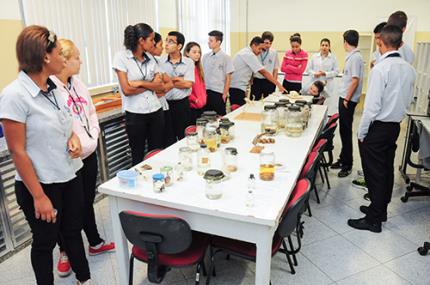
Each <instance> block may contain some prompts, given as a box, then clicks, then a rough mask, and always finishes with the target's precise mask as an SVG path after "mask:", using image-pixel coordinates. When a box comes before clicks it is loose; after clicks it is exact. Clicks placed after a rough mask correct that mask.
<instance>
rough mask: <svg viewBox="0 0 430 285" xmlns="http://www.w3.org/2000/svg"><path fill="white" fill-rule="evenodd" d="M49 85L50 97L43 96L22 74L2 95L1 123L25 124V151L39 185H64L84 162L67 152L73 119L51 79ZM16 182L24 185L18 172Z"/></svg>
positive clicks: (20, 73) (22, 73) (27, 77)
mask: <svg viewBox="0 0 430 285" xmlns="http://www.w3.org/2000/svg"><path fill="white" fill-rule="evenodd" d="M48 85H49V88H48V90H49V93H48V94H46V93H45V94H42V91H41V90H40V88H39V87H38V86H37V85H36V84H35V83H34V81H33V80H31V78H30V77H29V76H28V75H27V74H26V73H25V72H23V71H21V72H19V74H18V78H17V79H16V80H14V81H13V82H12V83H11V84H9V85H8V86H6V88H5V89H4V90H3V91H2V94H1V96H0V119H8V120H12V121H16V122H19V123H23V124H25V142H26V143H25V150H26V152H27V154H28V156H29V157H30V160H31V163H32V165H33V168H34V170H35V171H36V175H37V177H38V179H39V181H40V182H41V183H44V184H51V183H64V182H67V181H70V180H72V179H73V178H75V177H76V175H75V172H76V171H77V170H78V169H79V168H81V167H82V161H81V159H72V158H70V154H69V152H68V147H67V142H68V140H69V138H70V136H71V135H72V125H73V119H72V115H71V113H70V110H69V108H68V107H67V104H66V101H65V100H64V98H63V96H61V94H60V93H59V91H58V90H57V89H56V88H55V84H54V83H53V82H52V80H50V79H48ZM45 96H46V97H45ZM48 98H49V99H48ZM55 102H56V103H55ZM57 106H58V108H59V109H58V108H57ZM15 179H16V180H18V181H22V179H21V177H20V175H19V173H18V172H16V176H15Z"/></svg>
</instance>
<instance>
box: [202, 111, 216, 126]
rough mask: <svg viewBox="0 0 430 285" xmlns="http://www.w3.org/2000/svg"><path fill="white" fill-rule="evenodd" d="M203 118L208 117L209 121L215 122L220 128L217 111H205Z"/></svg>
mask: <svg viewBox="0 0 430 285" xmlns="http://www.w3.org/2000/svg"><path fill="white" fill-rule="evenodd" d="M202 118H204V119H206V120H207V121H208V123H213V124H214V125H215V126H216V127H217V128H218V115H217V113H216V112H215V111H205V112H203V114H202Z"/></svg>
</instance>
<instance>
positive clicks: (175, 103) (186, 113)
mask: <svg viewBox="0 0 430 285" xmlns="http://www.w3.org/2000/svg"><path fill="white" fill-rule="evenodd" d="M168 102H169V109H170V110H169V112H170V116H171V118H172V129H173V137H174V138H175V141H176V140H181V139H183V138H184V137H185V129H186V128H187V127H188V126H189V125H190V121H191V108H190V101H189V100H188V97H185V98H184V99H181V100H169V101H168Z"/></svg>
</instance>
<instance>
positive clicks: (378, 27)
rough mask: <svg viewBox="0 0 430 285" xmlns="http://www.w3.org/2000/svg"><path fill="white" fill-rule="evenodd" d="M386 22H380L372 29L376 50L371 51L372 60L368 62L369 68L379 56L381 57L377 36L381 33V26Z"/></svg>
mask: <svg viewBox="0 0 430 285" xmlns="http://www.w3.org/2000/svg"><path fill="white" fill-rule="evenodd" d="M386 24H387V22H382V23H379V24H378V25H376V27H375V28H374V29H373V35H374V39H375V45H376V50H375V51H374V52H373V53H372V60H371V62H370V68H373V67H374V66H375V64H376V63H377V62H378V60H379V58H380V57H381V54H380V52H379V49H378V46H379V40H380V39H379V38H380V35H381V31H382V28H383V27H384V26H385V25H386Z"/></svg>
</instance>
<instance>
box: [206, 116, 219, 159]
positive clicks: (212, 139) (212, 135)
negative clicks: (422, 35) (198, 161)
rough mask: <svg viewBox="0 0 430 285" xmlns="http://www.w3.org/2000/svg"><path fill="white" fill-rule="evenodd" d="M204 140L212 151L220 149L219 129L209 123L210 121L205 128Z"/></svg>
mask: <svg viewBox="0 0 430 285" xmlns="http://www.w3.org/2000/svg"><path fill="white" fill-rule="evenodd" d="M203 140H204V142H205V144H206V145H207V147H208V149H209V151H210V152H216V151H217V150H218V132H217V129H216V128H215V127H214V126H211V125H209V123H208V125H206V127H205V129H204V132H203Z"/></svg>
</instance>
